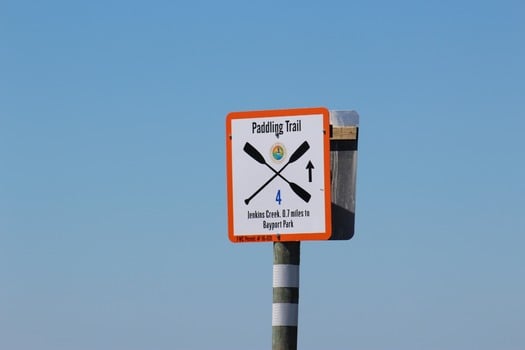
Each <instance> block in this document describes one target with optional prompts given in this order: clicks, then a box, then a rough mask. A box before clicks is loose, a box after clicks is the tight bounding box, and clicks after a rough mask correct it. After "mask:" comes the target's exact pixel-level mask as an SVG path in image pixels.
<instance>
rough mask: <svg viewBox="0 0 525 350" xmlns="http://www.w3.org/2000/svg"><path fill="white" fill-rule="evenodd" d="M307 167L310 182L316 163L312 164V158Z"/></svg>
mask: <svg viewBox="0 0 525 350" xmlns="http://www.w3.org/2000/svg"><path fill="white" fill-rule="evenodd" d="M306 169H308V182H312V169H314V165H313V164H312V161H311V160H310V161H308V165H307V166H306Z"/></svg>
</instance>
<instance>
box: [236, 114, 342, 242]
mask: <svg viewBox="0 0 525 350" xmlns="http://www.w3.org/2000/svg"><path fill="white" fill-rule="evenodd" d="M329 123H330V122H329V111H328V110H327V109H326V108H299V109H285V110H266V111H248V112H232V113H230V114H228V116H227V117H226V154H227V187H228V236H229V238H230V240H231V241H232V242H267V241H301V240H326V239H329V238H330V235H331V230H332V228H331V196H330V135H329V129H330V124H329Z"/></svg>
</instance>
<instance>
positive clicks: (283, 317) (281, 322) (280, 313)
mask: <svg viewBox="0 0 525 350" xmlns="http://www.w3.org/2000/svg"><path fill="white" fill-rule="evenodd" d="M297 315H298V305H297V304H288V303H274V304H272V326H297V319H298V317H297Z"/></svg>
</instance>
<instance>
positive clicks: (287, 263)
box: [272, 242, 301, 350]
mask: <svg viewBox="0 0 525 350" xmlns="http://www.w3.org/2000/svg"><path fill="white" fill-rule="evenodd" d="M300 254H301V242H274V243H273V304H272V350H296V349H297V326H298V324H297V323H298V322H297V321H298V308H299V263H300Z"/></svg>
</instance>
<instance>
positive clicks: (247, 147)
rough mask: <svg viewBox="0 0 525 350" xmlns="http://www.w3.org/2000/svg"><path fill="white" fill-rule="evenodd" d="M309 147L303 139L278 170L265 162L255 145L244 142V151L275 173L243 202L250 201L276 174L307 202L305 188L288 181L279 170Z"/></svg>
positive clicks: (300, 155) (307, 197)
mask: <svg viewBox="0 0 525 350" xmlns="http://www.w3.org/2000/svg"><path fill="white" fill-rule="evenodd" d="M309 148H310V145H309V144H308V142H307V141H304V142H303V143H302V144H301V145H300V146H299V147H298V148H297V149H296V150H295V152H294V153H293V154H292V155H291V156H290V159H289V160H288V162H287V163H286V164H285V165H284V166H283V167H282V168H281V169H280V170H279V171H277V170H275V169H274V168H272V167H271V166H270V164H268V163H267V162H266V160H265V159H264V156H263V155H262V154H261V153H260V152H259V151H258V150H257V149H255V147H253V146H252V145H250V144H249V143H248V142H246V144H245V145H244V152H246V153H247V154H248V155H249V156H250V157H252V158H253V159H255V160H256V161H257V162H258V163H260V164H264V165H266V166H267V167H268V168H270V169H271V170H272V171H273V172H274V173H275V174H274V175H273V176H272V177H271V178H269V179H268V181H266V182H265V183H264V184H263V185H262V186H261V187H259V189H258V190H257V191H255V192H254V194H252V195H251V196H250V197H248V198H246V199H245V200H244V203H246V204H248V203H250V201H251V200H252V199H253V197H255V196H256V195H258V194H259V192H261V191H262V190H263V188H265V187H266V186H268V184H269V183H270V182H272V181H273V180H274V179H275V178H276V177H277V176H279V177H280V178H281V179H283V180H284V181H285V182H286V183H287V184H288V185H289V186H290V188H291V189H292V191H294V193H295V194H296V195H298V196H299V197H300V198H301V199H302V200H304V201H305V202H307V203H308V201H309V200H310V197H311V195H310V193H308V192H306V190H305V189H304V188H302V187H301V186H299V185H298V184H296V183H295V182H290V181H288V180H287V179H286V178H285V177H284V176H282V175H281V172H282V171H283V170H284V169H285V168H286V167H287V166H288V165H289V164H290V163H293V162H295V161H297V160H298V159H299V158H301V157H302V156H303V154H305V153H306V151H308V149H309Z"/></svg>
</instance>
